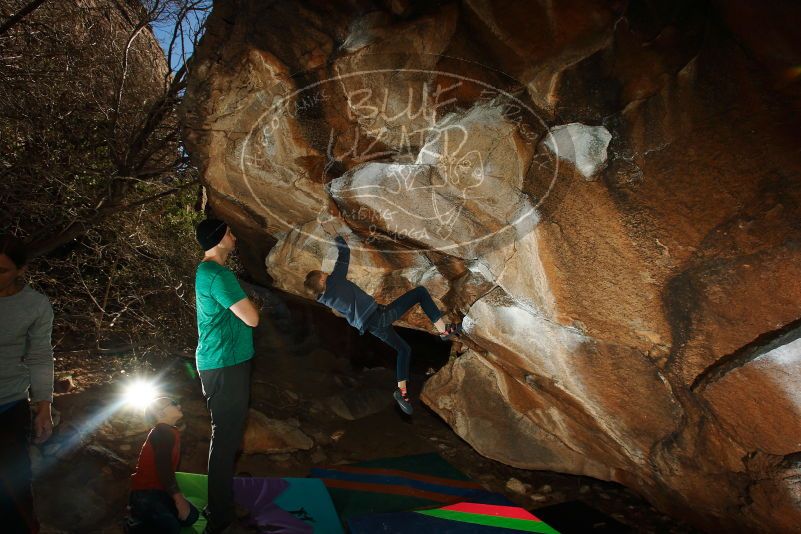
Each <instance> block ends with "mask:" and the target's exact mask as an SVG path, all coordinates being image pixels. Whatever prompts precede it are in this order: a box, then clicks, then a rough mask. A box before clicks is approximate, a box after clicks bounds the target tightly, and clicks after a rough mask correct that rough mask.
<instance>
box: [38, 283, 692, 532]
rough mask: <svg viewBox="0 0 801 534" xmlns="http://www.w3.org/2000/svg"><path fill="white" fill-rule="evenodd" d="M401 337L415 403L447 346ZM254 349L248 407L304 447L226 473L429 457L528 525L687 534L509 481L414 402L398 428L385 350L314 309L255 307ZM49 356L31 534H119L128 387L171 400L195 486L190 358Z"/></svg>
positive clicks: (564, 486)
mask: <svg viewBox="0 0 801 534" xmlns="http://www.w3.org/2000/svg"><path fill="white" fill-rule="evenodd" d="M403 335H404V337H406V339H407V340H408V341H409V342H410V343H411V344H412V345H413V347H414V350H415V353H414V354H415V355H414V363H413V368H412V373H413V375H412V380H411V384H412V386H411V393H412V395H413V396H415V397H416V396H417V394H418V393H419V389H420V387H421V385H422V383H423V382H424V380H425V377H426V374H430V373H431V372H433V371H435V370H436V369H437V368H438V367H439V366H441V365H443V364H444V363H445V362H446V361H447V358H448V357H449V345H448V344H447V343H443V342H440V341H439V340H437V339H436V338H434V337H432V336H429V335H427V334H423V333H419V332H410V331H404V332H403ZM256 340H257V351H256V352H257V354H256V357H255V359H254V370H253V380H252V394H251V397H252V408H254V409H256V410H258V411H261V412H262V413H264V414H265V415H266V416H268V417H270V418H274V419H281V420H284V421H289V422H290V423H291V424H292V425H294V426H296V427H297V428H299V429H301V430H302V431H303V432H304V433H305V434H307V435H308V436H309V437H311V438H312V439H313V441H314V446H313V447H312V448H311V449H309V450H302V451H296V452H290V453H281V454H269V455H268V454H243V455H242V456H241V457H240V459H239V462H238V464H237V470H238V472H239V473H242V474H249V475H252V476H305V475H307V474H308V471H309V469H310V468H312V467H317V466H326V465H336V464H342V463H351V462H358V461H365V460H370V459H375V458H379V457H391V456H401V455H411V454H419V453H429V452H436V453H438V454H440V455H441V456H442V457H443V458H445V459H446V460H447V461H448V462H450V463H451V464H452V465H453V466H455V467H456V468H458V469H459V470H461V471H462V472H464V473H465V474H467V475H468V476H470V477H471V478H472V479H474V480H476V481H477V482H479V483H481V484H482V485H483V486H484V487H485V488H486V489H488V490H490V491H494V492H498V493H502V494H504V495H506V496H507V497H508V498H509V499H511V500H512V501H513V502H516V503H517V504H519V505H520V506H523V507H524V508H526V509H528V510H530V511H532V512H533V513H534V514H535V515H536V514H537V509H540V508H543V507H548V506H552V505H555V504H558V503H564V502H570V501H581V502H583V503H585V504H587V505H589V506H590V507H592V508H594V509H596V510H598V511H600V512H602V513H603V514H606V515H607V516H608V517H609V518H612V519H614V520H616V521H617V522H619V523H621V524H623V525H625V527H620V526H619V525H617V526H615V527H613V526H612V525H609V524H605V523H604V520H599V521H597V522H596V523H595V524H594V525H593V526H594V527H595V528H593V529H592V531H597V532H625V531H630V532H653V533H683V532H692V531H691V530H690V529H689V528H688V527H686V526H684V525H682V524H681V523H679V522H678V521H676V520H675V519H672V518H669V517H667V516H665V515H663V514H661V513H659V512H658V511H657V510H655V509H654V508H653V507H651V506H650V505H649V503H647V502H646V501H644V500H642V499H641V498H639V497H638V496H637V495H636V494H634V493H633V492H631V491H629V490H628V489H626V488H624V487H623V486H620V485H618V484H614V483H609V482H603V481H599V480H595V479H591V478H588V477H581V476H572V475H564V474H560V473H553V472H547V471H526V470H521V469H515V468H512V467H509V466H507V465H504V464H501V463H499V462H495V461H493V460H490V459H488V458H485V457H483V456H481V455H480V454H478V453H477V452H476V451H475V450H473V449H472V448H471V447H470V446H469V445H468V444H467V443H466V442H464V441H463V440H462V439H460V438H459V437H458V436H457V435H456V434H454V433H453V431H451V429H450V428H449V427H448V426H447V425H446V424H445V423H444V422H443V421H442V420H441V419H440V418H439V417H438V416H437V415H436V414H434V413H433V412H431V411H430V410H428V409H427V408H426V407H425V406H424V405H422V404H421V403H420V402H419V401H418V402H417V403H416V405H415V407H416V411H415V414H414V415H413V416H412V417H408V416H405V415H404V414H402V413H401V412H400V410H399V409H398V408H397V407H396V406H395V405H394V403H393V402H392V399H391V393H392V390H393V387H394V386H393V382H394V380H393V376H394V369H392V367H393V366H394V357H393V354H392V352H391V350H390V349H387V348H385V347H384V346H383V345H381V343H380V342H378V341H377V340H374V339H372V338H370V337H369V336H364V337H360V336H358V334H357V333H355V332H354V331H352V329H350V328H349V327H348V326H347V324H346V323H344V321H343V320H341V319H338V318H336V317H333V316H332V315H330V314H328V313H327V312H325V311H324V310H322V309H318V308H315V307H314V306H309V305H307V304H303V303H298V302H293V301H292V300H291V299H289V300H287V299H286V298H285V297H283V296H280V295H276V294H266V295H265V296H264V319H263V320H262V324H261V325H260V326H259V328H258V330H257V335H256ZM56 357H57V360H56V368H57V377H58V378H65V377H67V376H70V377H71V378H72V382H73V384H74V385H73V387H72V388H71V390H70V391H69V392H66V393H62V394H58V395H57V398H56V400H55V403H54V406H55V408H56V409H57V410H58V411H59V416H58V417H59V419H60V423H59V425H58V427H57V432H56V433H55V434H54V438H53V439H52V440H51V442H49V443H48V444H47V445H45V446H44V447H41V448H39V450H38V451H35V453H34V465H36V466H38V467H37V472H38V473H39V474H38V476H37V481H36V483H35V489H36V498H37V507H38V513H39V516H40V519H41V520H42V522H43V526H44V529H43V530H44V532H51V533H60V532H121V522H122V518H123V516H124V513H125V504H126V499H127V490H128V476H129V475H130V472H131V470H132V468H133V466H134V465H135V463H136V458H137V455H138V451H139V447H141V444H142V442H143V441H144V438H145V435H146V432H147V428H146V426H145V425H144V423H143V422H142V421H141V418H138V414H135V413H131V412H130V411H128V410H126V408H125V407H120V406H117V405H115V402H116V399H118V398H119V397H120V393H121V388H122V386H123V385H124V384H125V383H127V382H128V381H130V380H131V377H135V376H144V377H158V381H159V383H160V384H161V390H162V391H163V392H164V393H165V394H168V395H172V396H174V397H176V398H178V399H179V400H180V401H181V404H182V407H183V409H184V413H185V417H184V421H183V423H182V425H181V431H182V461H181V466H180V470H182V471H189V472H197V473H205V469H206V456H207V453H208V442H209V433H210V432H209V418H208V414H207V412H206V407H205V403H204V401H203V398H202V395H201V386H200V382H199V379H198V378H197V376H196V373H195V372H194V370H193V366H194V361H193V359H192V357H191V349H190V348H186V349H184V350H181V351H175V350H172V351H171V352H163V351H151V352H150V353H149V354H144V355H143V354H137V352H136V351H132V350H130V348H124V349H121V350H119V351H118V352H117V353H107V354H98V353H97V352H96V351H70V352H59V353H57V354H56ZM336 399H345V400H348V399H350V404H351V405H352V406H353V407H354V408H355V411H356V412H360V411H361V412H364V413H369V415H366V416H364V417H359V418H358V419H355V420H348V419H344V418H343V417H341V415H337V413H335V410H332V408H331V407H332V405H333V404H334V403H335V402H336ZM354 399H355V401H354Z"/></svg>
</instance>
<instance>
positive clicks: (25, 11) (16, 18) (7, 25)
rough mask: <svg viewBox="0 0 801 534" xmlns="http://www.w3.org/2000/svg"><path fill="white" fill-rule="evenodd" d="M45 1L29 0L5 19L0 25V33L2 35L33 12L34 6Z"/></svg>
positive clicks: (36, 6)
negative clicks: (29, 0) (30, 0)
mask: <svg viewBox="0 0 801 534" xmlns="http://www.w3.org/2000/svg"><path fill="white" fill-rule="evenodd" d="M46 1H47V0H33V2H30V3H29V4H27V5H26V6H25V7H23V8H22V9H20V10H19V11H17V12H16V13H14V14H13V15H11V16H10V17H9V18H8V20H7V21H5V22H4V23H3V24H1V25H0V35H3V34H4V33H6V32H7V31H8V30H10V29H11V28H13V27H14V26H16V25H17V24H19V22H20V21H22V19H24V18H25V17H27V16H28V15H30V14H31V13H33V12H34V11H35V10H36V8H38V7H39V6H41V5H42V4H44V3H45V2H46Z"/></svg>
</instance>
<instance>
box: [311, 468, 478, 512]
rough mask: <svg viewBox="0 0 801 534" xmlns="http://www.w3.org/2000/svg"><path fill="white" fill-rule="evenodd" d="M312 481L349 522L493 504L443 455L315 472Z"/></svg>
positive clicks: (319, 469) (316, 469)
mask: <svg viewBox="0 0 801 534" xmlns="http://www.w3.org/2000/svg"><path fill="white" fill-rule="evenodd" d="M310 476H313V477H317V478H320V479H322V480H323V482H325V485H326V487H327V488H328V492H329V493H330V494H331V498H332V500H333V501H334V506H335V507H336V510H337V513H338V514H339V516H340V517H341V518H342V519H343V520H347V519H348V518H350V517H356V516H361V515H368V514H376V513H383V512H400V511H407V510H413V509H419V508H432V507H436V506H442V505H443V504H450V503H456V502H459V501H464V500H470V501H474V502H492V501H487V500H486V498H487V497H488V496H489V495H492V494H489V493H488V492H486V491H485V490H484V489H483V488H482V487H481V485H480V484H477V483H476V482H473V481H471V480H470V479H469V478H468V477H467V476H466V475H464V474H463V473H461V472H460V471H459V470H458V469H456V468H455V467H453V466H452V465H450V464H449V463H448V462H446V461H445V460H444V459H443V458H442V457H441V456H439V455H438V454H418V455H413V456H402V457H397V458H382V459H379V460H371V461H369V462H361V463H357V464H351V465H337V466H331V467H326V468H314V469H312V470H311V473H310Z"/></svg>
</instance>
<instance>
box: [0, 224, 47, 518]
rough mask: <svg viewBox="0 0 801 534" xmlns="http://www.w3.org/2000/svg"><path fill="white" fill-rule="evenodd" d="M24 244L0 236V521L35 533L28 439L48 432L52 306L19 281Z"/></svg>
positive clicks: (41, 439)
mask: <svg viewBox="0 0 801 534" xmlns="http://www.w3.org/2000/svg"><path fill="white" fill-rule="evenodd" d="M26 260H27V258H26V253H25V247H24V246H23V245H22V243H21V242H20V241H19V240H18V239H16V238H14V237H11V236H0V524H2V525H3V531H4V532H25V533H27V532H38V529H39V526H38V523H37V521H36V516H35V514H34V509H33V494H32V491H31V465H30V458H29V456H28V442H29V439H30V437H31V412H30V405H29V398H30V402H31V403H32V404H33V406H34V409H35V412H36V415H35V417H34V419H33V434H34V442H35V443H43V442H45V441H46V440H47V439H48V438H49V437H50V434H51V433H52V431H53V420H52V417H51V410H50V404H51V403H52V401H53V348H52V346H51V344H50V338H51V331H52V325H53V309H52V308H51V306H50V301H49V300H48V299H47V297H46V296H44V295H43V294H41V293H39V292H37V291H35V290H34V289H32V288H31V287H30V286H28V285H26V284H25V283H24V282H23V275H24V273H25V265H26Z"/></svg>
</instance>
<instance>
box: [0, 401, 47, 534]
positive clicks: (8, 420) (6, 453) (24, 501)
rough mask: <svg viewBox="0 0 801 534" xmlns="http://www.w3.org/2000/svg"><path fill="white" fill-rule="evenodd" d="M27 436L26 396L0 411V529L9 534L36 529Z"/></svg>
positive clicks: (25, 532)
mask: <svg viewBox="0 0 801 534" xmlns="http://www.w3.org/2000/svg"><path fill="white" fill-rule="evenodd" d="M30 436H31V410H30V407H29V406H28V401H27V400H22V401H19V402H17V403H16V404H14V406H12V407H10V408H8V409H7V410H5V411H4V412H3V413H0V531H2V532H7V533H9V534H28V533H36V532H39V524H38V523H37V521H36V516H35V515H34V511H33V491H32V490H31V459H30V456H28V443H29V440H30Z"/></svg>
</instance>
